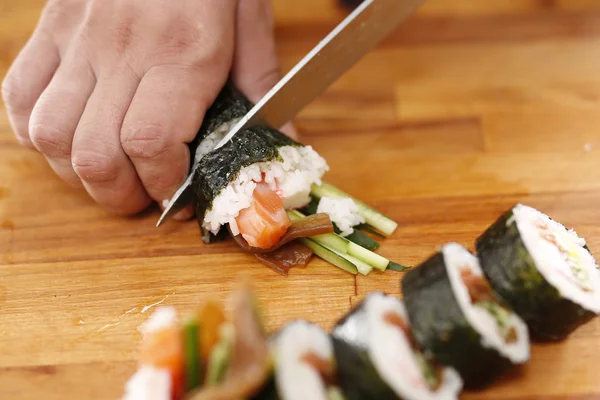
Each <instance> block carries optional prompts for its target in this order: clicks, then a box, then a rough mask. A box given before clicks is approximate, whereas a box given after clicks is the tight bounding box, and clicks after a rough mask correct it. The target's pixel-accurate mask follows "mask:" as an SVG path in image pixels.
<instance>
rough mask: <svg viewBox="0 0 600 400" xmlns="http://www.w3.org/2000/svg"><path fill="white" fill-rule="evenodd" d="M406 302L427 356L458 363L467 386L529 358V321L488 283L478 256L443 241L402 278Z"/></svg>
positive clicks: (478, 382) (414, 331)
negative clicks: (437, 250) (422, 261)
mask: <svg viewBox="0 0 600 400" xmlns="http://www.w3.org/2000/svg"><path fill="white" fill-rule="evenodd" d="M402 293H403V295H404V304H405V305H406V310H407V311H408V315H409V318H410V322H411V325H412V332H413V335H414V337H415V339H416V340H417V342H418V343H419V344H420V345H421V346H423V348H424V349H427V350H426V353H427V354H428V356H430V357H433V358H435V359H436V360H437V361H438V362H440V363H441V364H443V365H449V366H452V367H453V368H455V369H456V370H457V371H458V372H459V373H460V375H461V377H462V379H463V381H464V382H465V386H467V387H479V386H483V385H486V384H488V383H489V382H491V381H492V380H493V379H494V378H496V377H497V376H498V375H500V374H501V373H502V372H504V371H505V370H506V369H508V368H509V367H510V366H512V365H515V364H523V363H525V362H526V361H528V360H529V356H530V348H529V347H530V346H529V334H528V330H527V326H526V325H525V323H524V322H523V320H522V319H521V318H519V316H518V315H517V314H515V313H514V312H513V311H512V310H511V309H510V308H509V307H508V306H507V305H506V304H504V303H502V302H501V301H500V300H499V299H498V298H497V297H496V295H495V294H494V292H493V291H492V289H491V288H490V286H489V283H488V282H487V280H486V278H485V276H484V275H483V272H482V270H481V266H480V265H479V261H478V260H477V258H476V257H475V256H474V255H473V254H471V253H470V252H469V251H468V250H467V249H465V248H464V247H462V246H461V245H459V244H456V243H449V244H447V245H445V246H444V247H443V248H442V249H441V251H440V252H438V253H436V254H435V255H433V256H432V257H431V258H429V259H428V260H427V261H425V262H424V263H422V264H421V265H420V266H418V267H416V268H414V269H412V270H410V271H408V272H407V273H406V275H405V276H404V277H403V279H402Z"/></svg>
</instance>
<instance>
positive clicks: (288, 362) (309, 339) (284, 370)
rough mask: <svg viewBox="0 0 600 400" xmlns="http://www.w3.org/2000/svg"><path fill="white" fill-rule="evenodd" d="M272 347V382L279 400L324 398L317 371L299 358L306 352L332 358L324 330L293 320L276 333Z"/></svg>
mask: <svg viewBox="0 0 600 400" xmlns="http://www.w3.org/2000/svg"><path fill="white" fill-rule="evenodd" d="M272 347H273V348H274V354H275V371H276V372H275V385H276V387H277V392H278V393H279V396H280V397H281V399H282V400H307V399H311V400H327V386H326V384H325V382H323V379H322V378H321V375H320V373H319V371H316V370H315V369H314V368H313V367H312V366H311V365H310V364H309V363H307V362H305V361H303V360H302V358H303V357H304V356H305V355H306V354H307V353H312V354H314V355H315V356H317V357H319V358H320V359H323V360H333V357H334V356H333V345H332V344H331V339H330V337H329V335H327V333H326V332H325V331H324V330H322V329H321V328H319V327H318V326H316V325H313V324H310V323H308V322H305V321H295V322H292V323H290V324H289V325H288V326H286V327H285V328H284V329H283V331H281V332H280V333H279V335H278V337H277V338H276V339H275V341H274V342H273V343H272Z"/></svg>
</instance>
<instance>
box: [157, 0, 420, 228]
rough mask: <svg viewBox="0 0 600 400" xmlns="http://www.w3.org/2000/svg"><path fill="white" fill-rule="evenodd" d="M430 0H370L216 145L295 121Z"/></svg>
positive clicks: (186, 189)
mask: <svg viewBox="0 0 600 400" xmlns="http://www.w3.org/2000/svg"><path fill="white" fill-rule="evenodd" d="M424 2H425V0H364V1H363V2H362V3H361V4H360V5H359V6H358V7H357V8H356V9H355V10H354V11H353V12H352V13H351V14H350V15H348V16H347V17H346V18H345V19H344V20H343V21H342V22H341V23H340V24H339V25H338V26H337V27H335V29H333V31H331V32H330V33H329V34H328V35H327V36H326V37H325V38H324V39H323V40H322V41H321V42H320V43H319V44H318V45H317V46H316V47H315V48H314V49H312V50H311V51H310V52H309V53H308V54H307V55H306V56H305V57H304V58H303V59H302V60H301V61H300V62H299V63H298V64H296V66H295V67H294V68H292V69H291V70H290V72H288V73H287V74H286V75H285V76H284V77H283V78H282V79H281V80H280V81H279V82H278V83H277V84H276V85H275V86H274V87H273V88H272V89H271V90H270V91H269V92H268V93H267V94H266V95H265V96H264V97H263V98H262V99H261V100H260V101H259V102H258V103H256V105H255V106H254V107H252V109H251V110H250V111H249V112H248V113H247V114H246V115H245V116H244V117H243V118H242V119H241V120H240V121H239V122H238V123H237V124H236V125H235V126H234V127H233V128H232V129H231V130H230V131H229V133H227V135H226V136H225V137H224V138H223V139H222V140H221V141H220V142H219V144H217V146H216V147H215V149H218V148H220V147H222V146H223V145H225V144H226V143H227V142H228V141H230V140H231V138H232V137H233V136H234V135H235V134H236V133H238V132H240V131H242V130H244V129H246V128H249V127H251V126H254V125H257V124H260V123H267V124H269V125H270V126H273V127H281V126H282V125H283V124H285V123H286V122H288V121H290V120H292V119H293V117H294V116H295V115H296V114H297V113H298V112H299V111H300V110H301V109H302V108H303V107H304V106H306V105H307V104H308V103H310V102H311V101H312V100H313V99H314V98H315V97H317V96H318V95H320V94H321V93H323V92H324V91H325V89H327V88H328V87H329V85H331V84H332V83H333V82H334V81H335V80H336V79H337V78H338V77H340V75H342V74H343V73H344V72H346V71H347V70H348V69H350V67H351V66H353V65H354V64H355V63H356V62H357V61H358V60H360V59H361V58H362V56H363V55H365V54H366V53H368V52H369V51H370V50H371V49H372V48H373V47H375V46H376V45H377V44H378V43H379V42H381V40H383V39H384V38H385V37H386V36H387V35H388V34H389V33H390V32H391V31H392V30H393V29H394V28H395V27H396V26H397V25H398V24H399V23H400V22H402V21H403V20H404V19H406V18H407V17H408V16H409V15H410V14H411V13H412V12H413V11H415V10H416V9H417V8H418V7H419V6H420V5H421V4H423V3H424ZM196 167H197V164H196V165H194V166H193V167H192V171H191V172H190V174H189V175H188V177H187V179H186V180H185V182H184V183H183V185H181V187H180V188H179V189H178V190H177V192H176V193H175V195H174V196H173V198H172V199H171V200H170V201H169V204H167V206H166V207H165V210H164V212H163V214H162V215H161V217H160V219H159V220H158V223H157V224H156V226H157V227H158V226H160V225H161V224H162V223H163V221H165V220H166V219H167V218H168V217H170V216H172V215H174V214H176V213H177V212H179V211H180V210H182V209H183V208H184V207H185V206H186V205H188V204H190V203H191V202H192V198H193V193H192V190H191V184H192V178H193V176H194V173H195V171H196Z"/></svg>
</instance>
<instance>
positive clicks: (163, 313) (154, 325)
mask: <svg viewBox="0 0 600 400" xmlns="http://www.w3.org/2000/svg"><path fill="white" fill-rule="evenodd" d="M177 321H178V320H177V310H176V309H175V308H174V307H170V306H161V307H158V308H157V309H156V310H155V311H154V313H152V315H151V316H150V318H149V319H148V320H147V321H146V322H144V323H143V324H142V325H140V327H139V331H140V332H142V334H143V335H148V334H150V333H152V332H157V331H160V330H162V329H165V328H168V327H170V326H173V325H175V324H176V323H177Z"/></svg>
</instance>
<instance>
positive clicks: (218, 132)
mask: <svg viewBox="0 0 600 400" xmlns="http://www.w3.org/2000/svg"><path fill="white" fill-rule="evenodd" d="M240 120H241V118H235V119H232V120H231V121H227V122H224V123H222V124H221V125H219V126H218V127H217V129H215V130H214V131H212V132H211V133H210V134H209V135H208V136H206V137H205V138H204V139H203V140H202V141H201V142H200V144H199V145H198V147H197V148H196V154H195V156H194V164H197V163H198V162H199V161H200V160H201V159H202V157H204V156H205V155H207V154H208V153H210V152H211V151H213V150H214V149H215V147H217V145H218V144H219V142H220V141H221V140H222V139H223V138H224V137H225V135H227V133H229V131H230V130H231V128H233V127H234V126H235V124H237V123H238V122H239V121H240Z"/></svg>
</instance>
